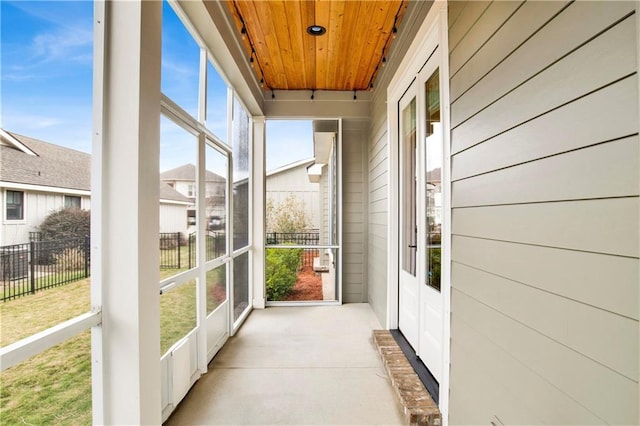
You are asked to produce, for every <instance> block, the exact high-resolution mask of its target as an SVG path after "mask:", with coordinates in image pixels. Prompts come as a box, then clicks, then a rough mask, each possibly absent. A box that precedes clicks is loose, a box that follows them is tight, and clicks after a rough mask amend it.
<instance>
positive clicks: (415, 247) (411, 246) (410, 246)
mask: <svg viewBox="0 0 640 426" xmlns="http://www.w3.org/2000/svg"><path fill="white" fill-rule="evenodd" d="M409 248H414V249H417V248H418V246H413V245H411V244H409Z"/></svg>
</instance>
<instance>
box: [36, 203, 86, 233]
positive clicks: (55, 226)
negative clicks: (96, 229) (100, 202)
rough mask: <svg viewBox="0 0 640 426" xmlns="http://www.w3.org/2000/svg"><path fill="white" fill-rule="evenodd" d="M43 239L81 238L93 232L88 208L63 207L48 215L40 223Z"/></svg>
mask: <svg viewBox="0 0 640 426" xmlns="http://www.w3.org/2000/svg"><path fill="white" fill-rule="evenodd" d="M39 229H40V232H41V235H42V236H41V238H42V241H57V240H70V239H81V238H84V237H85V236H87V235H89V234H90V233H91V213H90V212H89V211H88V210H80V209H76V208H63V209H61V210H58V211H55V212H53V213H51V214H49V216H47V217H46V218H45V219H44V221H43V222H42V224H41V225H40V228H39Z"/></svg>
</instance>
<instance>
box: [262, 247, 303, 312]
mask: <svg viewBox="0 0 640 426" xmlns="http://www.w3.org/2000/svg"><path fill="white" fill-rule="evenodd" d="M301 264H302V249H267V274H266V277H267V280H266V287H267V300H283V299H285V298H286V297H287V296H288V295H289V294H290V293H291V290H293V286H294V285H295V283H296V281H297V280H298V270H299V269H300V266H301Z"/></svg>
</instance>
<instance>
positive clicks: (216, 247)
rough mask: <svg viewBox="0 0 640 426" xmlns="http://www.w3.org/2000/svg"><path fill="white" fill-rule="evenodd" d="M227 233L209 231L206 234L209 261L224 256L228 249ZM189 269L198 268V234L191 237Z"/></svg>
mask: <svg viewBox="0 0 640 426" xmlns="http://www.w3.org/2000/svg"><path fill="white" fill-rule="evenodd" d="M225 237H226V233H225V232H223V231H207V232H206V234H205V238H206V240H205V250H206V256H207V260H212V259H215V258H216V257H220V256H222V255H223V254H224V253H225V251H226V249H227V243H226V239H225ZM188 247H189V269H191V268H194V267H195V266H196V234H195V233H192V234H190V235H189V245H188Z"/></svg>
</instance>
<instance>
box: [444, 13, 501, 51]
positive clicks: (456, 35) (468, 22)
mask: <svg viewBox="0 0 640 426" xmlns="http://www.w3.org/2000/svg"><path fill="white" fill-rule="evenodd" d="M490 4H491V2H490V1H470V2H467V4H466V5H465V6H464V13H462V14H461V15H460V17H459V18H458V19H457V20H456V22H455V24H453V25H452V26H451V28H449V46H451V49H455V47H456V46H457V45H458V43H460V40H462V39H463V38H464V36H465V34H467V32H468V31H469V29H470V28H472V27H473V24H474V23H475V22H476V21H477V20H478V19H479V18H480V16H482V14H483V13H484V11H485V10H486V9H487V8H488V7H489V5H490Z"/></svg>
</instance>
